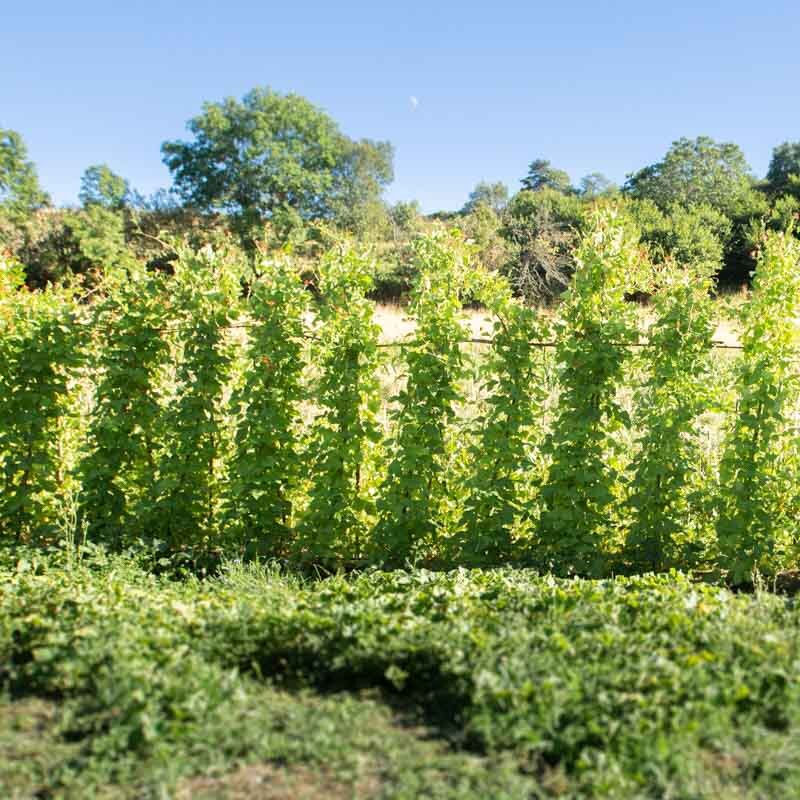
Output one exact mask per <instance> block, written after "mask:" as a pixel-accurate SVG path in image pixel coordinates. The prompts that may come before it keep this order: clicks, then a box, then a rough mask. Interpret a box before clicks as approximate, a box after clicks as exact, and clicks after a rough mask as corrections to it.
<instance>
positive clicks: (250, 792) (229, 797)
mask: <svg viewBox="0 0 800 800" xmlns="http://www.w3.org/2000/svg"><path fill="white" fill-rule="evenodd" d="M378 789H379V781H378V780H377V778H369V779H361V780H359V781H356V782H355V784H350V783H345V782H343V781H340V780H337V779H336V778H335V777H333V776H332V775H330V774H329V773H328V772H327V771H326V770H325V768H324V767H320V768H317V769H312V768H311V767H307V766H300V765H292V766H285V767H284V766H278V765H275V764H251V765H249V766H245V767H241V768H239V769H238V770H236V771H235V772H231V773H228V774H227V775H222V776H220V777H197V778H191V779H188V780H185V781H183V782H182V783H181V784H180V786H179V787H178V790H177V792H176V794H175V798H176V800H211V798H214V800H217V799H219V800H245V799H246V798H252V800H317V799H318V798H320V797H324V798H326V800H339V799H340V798H341V799H342V800H344V798H369V797H375V796H376V795H377V794H378Z"/></svg>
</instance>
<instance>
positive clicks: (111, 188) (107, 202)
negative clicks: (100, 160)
mask: <svg viewBox="0 0 800 800" xmlns="http://www.w3.org/2000/svg"><path fill="white" fill-rule="evenodd" d="M130 195H131V191H130V186H129V185H128V181H126V180H125V178H123V177H122V176H120V175H117V174H116V173H115V172H113V171H112V170H111V168H110V167H109V166H108V164H94V165H93V166H91V167H87V168H86V170H84V173H83V175H82V176H81V190H80V192H79V193H78V197H79V198H80V201H81V203H83V204H84V205H85V206H90V205H98V206H103V207H105V208H108V209H112V210H118V209H120V208H123V207H124V206H125V205H126V204H127V202H128V200H129V198H130Z"/></svg>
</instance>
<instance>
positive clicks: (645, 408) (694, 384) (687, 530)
mask: <svg viewBox="0 0 800 800" xmlns="http://www.w3.org/2000/svg"><path fill="white" fill-rule="evenodd" d="M712 269H713V265H706V264H703V263H698V264H676V263H673V262H667V263H665V264H663V265H662V266H661V269H660V270H659V275H658V278H657V280H658V284H659V285H658V286H657V287H656V291H655V293H654V295H653V308H654V312H655V317H656V319H655V322H654V323H653V324H652V326H651V327H650V329H649V332H648V337H647V342H646V344H647V345H648V346H647V347H645V348H644V352H643V361H644V369H645V372H646V375H647V377H646V380H645V383H644V386H643V387H642V388H641V389H640V391H639V392H638V393H637V403H636V405H637V414H636V419H635V425H636V428H637V430H638V431H640V433H639V437H638V442H637V449H638V452H637V455H636V457H635V458H634V460H633V463H632V465H631V474H632V480H631V485H632V488H631V494H630V498H629V505H630V511H631V523H630V528H629V530H628V534H627V546H628V550H629V557H631V558H632V560H633V562H634V563H635V564H636V567H637V569H639V570H654V571H660V570H667V569H670V568H678V567H688V566H691V565H694V564H696V563H697V560H698V557H699V556H700V554H701V552H702V534H703V533H705V529H706V528H707V526H706V525H705V524H704V519H703V505H704V500H705V490H706V489H707V486H705V485H704V479H705V478H707V474H706V472H705V471H704V470H703V469H702V462H703V458H702V448H701V446H700V439H699V431H698V427H697V420H698V417H699V416H700V415H701V414H702V413H703V412H705V411H707V410H709V409H710V408H711V407H713V405H714V398H713V395H712V392H713V385H712V382H711V360H710V357H711V346H712V336H713V333H714V327H715V326H714V320H713V305H712V300H711V294H710V291H711V279H712Z"/></svg>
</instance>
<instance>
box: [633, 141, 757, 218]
mask: <svg viewBox="0 0 800 800" xmlns="http://www.w3.org/2000/svg"><path fill="white" fill-rule="evenodd" d="M751 180H752V179H751V177H750V167H749V165H748V163H747V161H746V159H745V157H744V154H743V153H742V151H741V149H740V148H739V146H738V145H735V144H732V143H730V142H722V143H720V142H715V141H714V140H713V139H712V138H710V137H708V136H698V137H697V138H696V139H687V138H685V137H684V138H682V139H678V140H677V141H675V142H673V143H672V146H671V147H670V149H669V150H668V151H667V153H666V155H665V156H664V158H663V159H662V160H661V161H659V162H658V163H656V164H652V165H650V166H648V167H644V168H643V169H640V170H639V171H638V172H636V173H634V174H633V175H630V176H629V177H628V180H627V182H626V184H625V191H626V192H628V193H629V194H630V195H631V196H632V197H636V198H638V199H642V200H652V201H653V202H654V203H655V204H656V205H657V206H658V207H659V208H662V209H667V208H669V207H670V206H671V205H672V204H673V203H678V204H679V205H683V206H690V205H701V204H707V205H709V206H711V207H712V208H714V209H716V210H718V211H721V212H722V213H724V214H725V215H726V216H729V217H733V216H736V215H737V214H738V213H740V211H741V208H742V206H743V204H746V198H747V195H748V193H749V191H750V185H751Z"/></svg>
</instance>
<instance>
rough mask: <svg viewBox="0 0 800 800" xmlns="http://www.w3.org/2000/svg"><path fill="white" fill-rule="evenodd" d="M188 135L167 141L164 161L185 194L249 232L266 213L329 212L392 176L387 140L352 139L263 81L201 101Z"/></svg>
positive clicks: (298, 218) (289, 216)
mask: <svg viewBox="0 0 800 800" xmlns="http://www.w3.org/2000/svg"><path fill="white" fill-rule="evenodd" d="M188 128H189V130H190V132H191V133H192V135H193V137H194V138H193V139H192V141H188V142H187V141H170V142H165V143H164V144H163V145H162V147H161V150H162V153H163V156H164V162H165V163H166V165H167V166H168V167H169V169H170V171H171V172H172V174H173V178H174V182H175V188H176V189H177V191H178V192H179V193H180V194H181V196H182V197H183V199H184V200H185V201H186V202H187V203H189V204H190V205H193V206H195V207H197V208H198V209H200V210H203V211H222V212H226V213H229V214H231V215H232V216H233V217H234V219H235V221H236V223H237V225H238V227H239V230H240V232H241V233H242V234H244V235H245V237H246V238H249V237H251V236H252V235H253V232H254V230H255V229H257V227H258V226H259V225H261V224H262V223H263V222H264V220H267V219H270V220H272V221H273V222H276V223H279V224H282V220H288V226H292V225H296V224H301V223H302V222H303V221H305V220H309V219H326V218H327V219H330V218H334V217H335V216H336V213H337V211H339V212H340V213H341V211H342V208H343V207H345V208H346V207H349V205H350V204H351V203H352V202H353V198H354V197H356V198H357V200H358V202H364V200H365V198H371V197H373V196H375V195H376V193H379V191H380V189H381V188H382V187H383V186H384V185H385V184H386V183H387V182H388V181H389V180H390V179H391V158H392V151H391V146H390V145H389V144H388V143H374V142H369V141H367V140H362V141H361V142H354V141H352V140H351V139H348V138H347V137H346V136H344V135H343V134H342V132H341V131H340V130H339V128H338V126H337V124H336V122H334V120H333V119H331V117H329V116H328V115H327V114H326V113H325V112H324V111H322V110H321V109H319V108H317V107H316V106H314V105H312V104H311V103H310V102H309V101H308V100H306V99H305V98H303V97H300V96H299V95H296V94H287V95H281V94H279V93H277V92H274V91H272V90H270V89H268V88H256V89H253V90H252V91H250V92H248V93H247V94H246V95H245V96H244V97H243V99H242V101H241V102H239V101H237V100H236V99H234V98H230V97H229V98H226V99H225V100H223V101H222V102H220V103H206V104H205V105H204V106H203V111H202V113H201V114H200V115H198V116H196V117H194V118H193V119H191V120H190V121H189V123H188Z"/></svg>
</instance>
